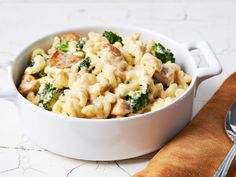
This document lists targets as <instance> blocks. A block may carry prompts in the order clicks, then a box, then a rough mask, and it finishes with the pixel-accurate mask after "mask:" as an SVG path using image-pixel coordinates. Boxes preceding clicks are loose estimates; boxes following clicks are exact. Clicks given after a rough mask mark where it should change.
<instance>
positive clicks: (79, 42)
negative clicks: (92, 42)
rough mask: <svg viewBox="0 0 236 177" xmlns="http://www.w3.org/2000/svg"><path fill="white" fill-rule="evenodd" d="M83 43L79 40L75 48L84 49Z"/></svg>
mask: <svg viewBox="0 0 236 177" xmlns="http://www.w3.org/2000/svg"><path fill="white" fill-rule="evenodd" d="M84 44H85V41H84V40H79V41H78V43H77V47H78V48H79V49H80V50H82V49H83V47H84Z"/></svg>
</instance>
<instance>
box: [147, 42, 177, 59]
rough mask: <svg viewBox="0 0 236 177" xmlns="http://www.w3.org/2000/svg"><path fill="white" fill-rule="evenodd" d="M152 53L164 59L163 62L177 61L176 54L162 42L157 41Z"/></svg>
mask: <svg viewBox="0 0 236 177" xmlns="http://www.w3.org/2000/svg"><path fill="white" fill-rule="evenodd" d="M151 53H152V54H153V55H155V56H156V57H157V58H158V59H160V60H161V61H162V63H166V62H167V61H171V62H172V63H174V62H175V57H174V54H173V53H172V52H171V51H170V49H167V48H165V47H164V46H163V45H161V44H160V43H158V44H157V43H155V44H153V46H152V47H151Z"/></svg>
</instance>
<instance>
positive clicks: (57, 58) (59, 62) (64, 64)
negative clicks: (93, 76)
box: [49, 51, 82, 69]
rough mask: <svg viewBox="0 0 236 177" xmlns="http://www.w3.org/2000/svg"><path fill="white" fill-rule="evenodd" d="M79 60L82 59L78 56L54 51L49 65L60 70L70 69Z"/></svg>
mask: <svg viewBox="0 0 236 177" xmlns="http://www.w3.org/2000/svg"><path fill="white" fill-rule="evenodd" d="M81 59H82V57H79V56H74V55H71V54H66V53H63V52H59V51H56V52H55V53H54V54H53V55H52V57H51V59H50V63H49V65H50V66H55V67H57V68H60V69H64V68H70V67H71V66H72V65H74V64H76V63H77V62H78V61H80V60H81Z"/></svg>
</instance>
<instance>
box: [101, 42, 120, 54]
mask: <svg viewBox="0 0 236 177" xmlns="http://www.w3.org/2000/svg"><path fill="white" fill-rule="evenodd" d="M104 47H105V48H108V51H109V52H111V53H112V54H113V55H114V56H116V57H119V56H122V54H121V52H120V50H119V49H118V48H116V47H115V46H113V45H111V44H105V45H104Z"/></svg>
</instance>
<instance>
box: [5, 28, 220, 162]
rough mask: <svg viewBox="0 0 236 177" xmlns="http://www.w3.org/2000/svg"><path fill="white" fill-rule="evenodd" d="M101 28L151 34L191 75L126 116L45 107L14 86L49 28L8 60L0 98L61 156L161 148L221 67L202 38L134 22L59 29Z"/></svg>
mask: <svg viewBox="0 0 236 177" xmlns="http://www.w3.org/2000/svg"><path fill="white" fill-rule="evenodd" d="M105 30H111V31H115V32H116V33H118V34H120V35H122V36H126V35H129V34H132V33H135V32H139V33H141V38H142V40H144V41H147V40H150V39H155V40H157V41H158V42H160V43H163V44H164V45H166V46H167V47H168V48H170V49H171V50H172V52H173V53H174V55H175V57H176V63H178V64H180V65H181V66H182V67H183V69H184V70H185V72H187V73H188V74H190V75H191V76H192V82H191V84H190V86H189V87H188V89H187V90H186V91H185V93H184V94H183V95H182V96H180V97H179V98H178V99H176V100H175V101H174V102H173V103H171V104H170V105H169V106H167V107H165V108H163V109H160V110H157V111H153V112H148V113H145V114H140V115H137V116H132V117H127V118H120V119H105V120H96V119H82V118H72V117H66V116H63V115H59V114H56V113H53V112H49V111H46V110H44V109H42V108H40V107H37V106H35V105H34V104H32V103H31V102H29V101H28V100H26V99H25V98H24V97H23V96H22V95H21V94H20V93H19V92H18V91H17V87H18V84H19V82H20V80H21V76H22V74H23V72H24V70H25V68H26V66H27V63H28V58H29V56H30V54H31V52H32V50H34V49H35V48H39V47H40V48H44V49H48V48H49V46H50V44H51V42H52V39H53V37H54V36H55V35H57V34H58V33H53V34H51V35H49V36H46V37H43V38H41V39H39V40H37V41H36V42H34V43H32V44H30V45H29V46H27V47H26V48H25V49H24V50H23V51H22V52H21V53H20V54H19V55H18V56H17V57H16V59H15V60H14V62H11V64H10V65H9V74H10V76H11V79H12V84H13V89H8V90H1V91H0V97H1V98H5V99H10V100H11V101H13V102H14V103H16V105H17V108H18V110H19V122H20V124H21V127H22V130H23V131H24V133H25V134H26V135H27V136H28V137H30V138H31V139H32V140H33V141H34V142H36V143H37V144H38V145H39V146H41V147H43V148H45V149H47V150H49V151H51V152H54V153H57V154H60V155H63V156H67V157H71V158H76V159H84V160H120V159H127V158H132V157H136V156H140V155H144V154H147V153H149V152H152V151H154V150H156V149H158V148H161V147H162V146H163V145H164V144H165V143H166V142H167V141H168V140H170V139H171V138H172V137H173V136H175V135H176V134H177V133H178V132H179V131H180V130H181V129H182V128H183V127H184V126H185V125H186V124H187V123H188V122H189V121H190V120H191V116H192V107H193V99H194V96H195V92H196V89H197V87H198V85H199V84H200V82H201V81H203V80H205V79H207V78H209V77H212V76H214V75H217V74H219V73H220V72H221V66H220V64H219V62H218V60H217V58H216V56H215V55H214V53H213V51H212V50H211V48H210V47H209V45H208V44H207V43H206V42H203V41H201V42H196V43H185V44H179V43H177V42H175V41H173V40H171V39H169V38H167V37H165V36H163V35H160V34H158V33H156V32H153V31H149V30H146V29H141V28H136V27H116V26H105V25H104V26H84V27H78V28H76V29H68V30H65V31H66V32H68V31H75V32H79V33H81V34H82V35H86V34H87V33H88V32H89V31H94V32H103V31H105ZM65 31H61V32H59V33H62V32H65ZM192 49H200V51H201V52H202V53H203V55H205V58H206V60H207V62H208V64H209V66H208V67H206V68H198V67H197V66H196V64H195V61H194V58H193V57H192V55H191V53H190V50H192ZM1 66H2V67H3V66H4V65H1ZM5 66H6V65H5Z"/></svg>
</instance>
